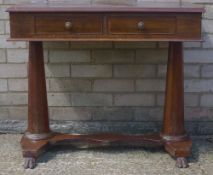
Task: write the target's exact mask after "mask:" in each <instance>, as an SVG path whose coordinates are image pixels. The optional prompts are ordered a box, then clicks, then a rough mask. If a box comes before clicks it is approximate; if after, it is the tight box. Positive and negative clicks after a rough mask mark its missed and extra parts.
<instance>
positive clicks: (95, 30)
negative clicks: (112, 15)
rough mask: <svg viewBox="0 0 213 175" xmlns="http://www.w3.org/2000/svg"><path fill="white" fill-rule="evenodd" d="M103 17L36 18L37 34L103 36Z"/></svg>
mask: <svg viewBox="0 0 213 175" xmlns="http://www.w3.org/2000/svg"><path fill="white" fill-rule="evenodd" d="M102 31H103V22H102V17H101V16H97V15H49V16H48V15H47V16H45V15H42V16H35V33H36V34H56V35H57V34H63V35H64V34H65V35H66V34H69V35H71V34H101V33H102Z"/></svg>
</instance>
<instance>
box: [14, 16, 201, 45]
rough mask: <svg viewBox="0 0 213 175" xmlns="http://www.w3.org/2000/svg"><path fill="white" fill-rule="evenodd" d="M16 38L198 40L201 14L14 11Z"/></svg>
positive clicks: (43, 39) (199, 37)
mask: <svg viewBox="0 0 213 175" xmlns="http://www.w3.org/2000/svg"><path fill="white" fill-rule="evenodd" d="M10 21H11V23H10V25H11V26H10V27H11V38H12V39H14V40H42V41H45V40H62V41H64V40H68V41H81V40H87V41H121V40H123V41H197V40H200V39H201V14H200V13H192V14H188V13H186V14H182V13H181V14H178V13H165V14H162V13H154V14H153V13H142V14H141V13H129V14H128V13H101V12H100V13H59V12H57V13H36V12H34V13H11V14H10Z"/></svg>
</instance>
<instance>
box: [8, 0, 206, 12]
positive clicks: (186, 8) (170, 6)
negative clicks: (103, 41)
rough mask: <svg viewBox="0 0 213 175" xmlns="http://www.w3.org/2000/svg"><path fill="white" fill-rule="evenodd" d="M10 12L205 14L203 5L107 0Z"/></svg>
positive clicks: (31, 5) (19, 7) (35, 6)
mask: <svg viewBox="0 0 213 175" xmlns="http://www.w3.org/2000/svg"><path fill="white" fill-rule="evenodd" d="M7 11H8V12H81V13H82V12H110V13H111V12H169V13H170V12H175V13H184V12H187V13H194V12H199V13H202V12H204V8H203V6H201V5H192V4H190V3H175V2H174V3H172V2H170V3H168V2H154V1H148V0H147V2H140V1H138V2H135V3H127V2H126V3H122V2H116V3H115V2H113V0H111V1H110V0H105V2H104V1H102V2H99V3H98V2H97V3H95V2H91V1H88V2H82V1H80V0H79V1H76V0H68V1H55V2H54V1H52V2H51V1H50V2H48V3H46V2H43V3H42V2H38V3H24V4H20V5H16V6H13V7H10V8H9V9H8V10H7Z"/></svg>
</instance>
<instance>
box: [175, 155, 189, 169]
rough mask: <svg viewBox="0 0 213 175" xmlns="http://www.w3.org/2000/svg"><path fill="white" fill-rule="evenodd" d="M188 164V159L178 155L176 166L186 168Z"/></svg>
mask: <svg viewBox="0 0 213 175" xmlns="http://www.w3.org/2000/svg"><path fill="white" fill-rule="evenodd" d="M188 166H189V164H188V161H187V160H186V158H185V157H178V158H177V160H176V167H177V168H187V167H188Z"/></svg>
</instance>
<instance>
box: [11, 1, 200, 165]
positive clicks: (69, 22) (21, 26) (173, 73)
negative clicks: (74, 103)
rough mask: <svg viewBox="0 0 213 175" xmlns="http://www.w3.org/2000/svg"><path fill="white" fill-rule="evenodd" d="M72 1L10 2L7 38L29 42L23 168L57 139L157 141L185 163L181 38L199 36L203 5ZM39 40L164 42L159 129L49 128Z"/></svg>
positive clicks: (126, 142) (103, 143) (187, 145)
mask: <svg viewBox="0 0 213 175" xmlns="http://www.w3.org/2000/svg"><path fill="white" fill-rule="evenodd" d="M77 2H78V1H75V2H74V1H70V2H60V3H57V2H48V3H45V2H43V3H41V2H39V3H29V4H27V3H25V4H21V5H15V6H13V7H10V8H9V9H8V10H7V11H8V12H9V14H10V30H11V37H10V39H9V40H10V41H28V42H29V70H28V71H29V93H28V96H29V104H28V129H27V131H26V132H25V134H24V136H23V137H22V140H21V146H22V150H23V157H24V158H25V168H34V167H35V166H36V159H37V157H38V156H39V155H40V154H41V153H42V152H44V151H45V150H46V149H47V148H48V147H49V146H52V145H56V144H62V143H63V144H64V143H67V144H70V145H79V144H88V145H90V146H108V145H157V146H164V148H165V150H166V151H167V152H168V153H169V154H170V155H171V156H173V157H175V158H176V166H177V167H179V168H185V167H187V166H188V163H187V160H186V157H188V156H190V154H191V146H192V141H191V139H190V137H189V136H188V135H187V133H186V131H185V128H184V89H183V49H182V42H184V41H201V17H202V13H203V12H204V8H202V7H200V6H195V5H190V4H179V3H156V2H155V3H148V2H139V3H135V4H134V5H121V4H120V5H119V4H117V5H115V4H114V5H112V4H107V3H104V4H94V3H88V4H84V3H79V2H78V3H77ZM43 41H114V42H116V41H124V42H125V41H126V42H130V41H168V42H169V49H168V64H167V81H166V97H165V107H164V120H163V129H162V132H161V133H153V134H144V135H122V134H106V133H105V134H103V133H99V134H88V135H74V134H63V133H54V132H52V131H51V130H50V127H49V118H48V104H47V93H46V84H45V71H44V61H43V48H42V42H43Z"/></svg>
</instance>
